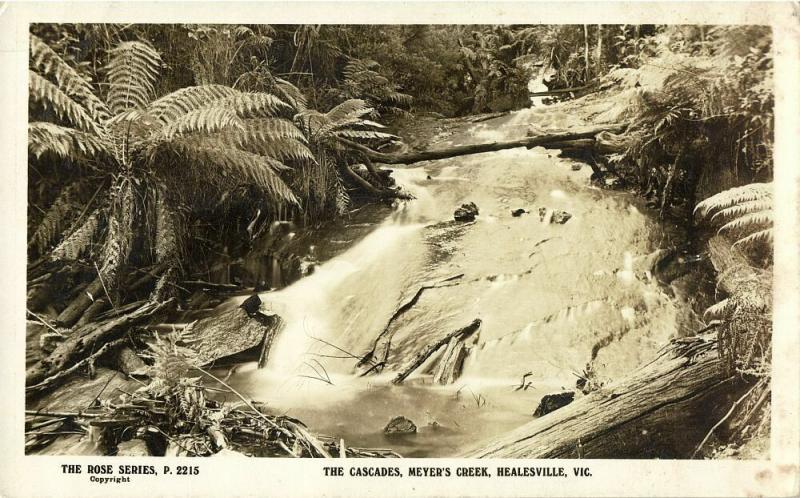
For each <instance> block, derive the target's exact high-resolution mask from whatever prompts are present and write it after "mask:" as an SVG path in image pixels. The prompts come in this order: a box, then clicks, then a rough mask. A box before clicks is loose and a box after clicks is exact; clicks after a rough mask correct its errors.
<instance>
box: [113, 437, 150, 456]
mask: <svg viewBox="0 0 800 498" xmlns="http://www.w3.org/2000/svg"><path fill="white" fill-rule="evenodd" d="M117 456H128V457H140V456H150V450H148V449H147V443H145V442H144V441H142V440H141V439H131V440H130V441H125V442H123V443H119V444H118V445H117Z"/></svg>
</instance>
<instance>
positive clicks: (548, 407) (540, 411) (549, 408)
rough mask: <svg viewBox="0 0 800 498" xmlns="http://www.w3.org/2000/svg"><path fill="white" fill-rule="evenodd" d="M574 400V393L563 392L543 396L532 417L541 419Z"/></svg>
mask: <svg viewBox="0 0 800 498" xmlns="http://www.w3.org/2000/svg"><path fill="white" fill-rule="evenodd" d="M574 399H575V391H564V392H560V393H554V394H545V396H544V398H542V400H541V401H540V402H539V406H537V407H536V411H534V412H533V416H534V417H541V416H542V415H547V414H548V413H550V412H554V411H556V410H558V409H559V408H563V407H565V406H567V405H568V404H570V403H572V401H573V400H574Z"/></svg>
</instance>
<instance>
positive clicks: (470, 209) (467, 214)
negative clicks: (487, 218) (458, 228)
mask: <svg viewBox="0 0 800 498" xmlns="http://www.w3.org/2000/svg"><path fill="white" fill-rule="evenodd" d="M478 214H479V212H478V206H476V205H475V203H474V202H468V203H466V204H462V205H461V207H460V208H458V209H456V210H455V212H454V213H453V218H455V220H456V221H475V217H476V216H478Z"/></svg>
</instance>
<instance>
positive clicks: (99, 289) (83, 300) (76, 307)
mask: <svg viewBox="0 0 800 498" xmlns="http://www.w3.org/2000/svg"><path fill="white" fill-rule="evenodd" d="M102 294H103V281H102V280H100V277H97V278H95V279H94V281H92V283H91V284H89V286H88V287H86V289H84V290H83V291H81V292H80V293H79V294H78V296H77V297H76V298H75V299H74V300H73V301H72V302H71V303H70V304H69V306H67V307H66V308H64V310H63V311H62V312H61V313H60V314H59V315H58V317H57V318H56V323H57V324H59V325H60V326H62V327H72V326H73V325H75V324H76V323H77V322H78V320H80V318H81V316H83V312H84V311H86V309H87V308H88V307H89V306H91V305H92V303H94V301H95V299H96V298H99V297H100V296H101V295H102Z"/></svg>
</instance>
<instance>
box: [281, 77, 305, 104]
mask: <svg viewBox="0 0 800 498" xmlns="http://www.w3.org/2000/svg"><path fill="white" fill-rule="evenodd" d="M275 89H276V90H278V93H280V94H281V96H282V97H283V99H284V100H286V102H288V103H289V104H291V105H292V107H294V110H295V111H297V112H300V111H304V110H306V109H307V108H308V102H307V101H306V97H305V95H303V92H301V91H300V89H299V88H297V87H296V86H294V85H293V84H291V83H289V82H288V81H286V80H284V79H281V78H275Z"/></svg>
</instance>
